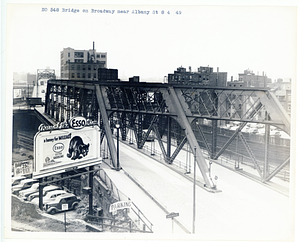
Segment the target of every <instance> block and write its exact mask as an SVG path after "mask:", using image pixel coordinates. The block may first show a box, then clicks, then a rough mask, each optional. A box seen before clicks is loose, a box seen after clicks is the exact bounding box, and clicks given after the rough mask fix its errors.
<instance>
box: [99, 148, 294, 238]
mask: <svg viewBox="0 0 300 242" xmlns="http://www.w3.org/2000/svg"><path fill="white" fill-rule="evenodd" d="M120 164H121V167H122V168H123V169H124V171H125V172H127V173H128V174H129V175H130V176H131V177H132V178H133V179H134V180H135V181H136V182H138V183H139V184H140V186H141V187H142V188H143V189H145V190H146V191H147V193H148V194H150V195H151V196H152V199H151V198H149V196H147V195H146V194H145V193H144V192H142V191H141V189H140V188H139V187H138V186H137V185H136V184H135V183H134V182H133V181H132V180H130V179H129V178H128V176H126V175H125V173H124V171H119V172H117V171H115V170H111V169H105V171H106V172H107V174H108V176H109V177H110V178H111V179H112V181H113V182H114V183H115V185H116V186H117V187H118V188H119V189H120V191H121V192H123V193H124V194H126V195H127V196H128V197H130V198H131V199H132V200H133V202H134V203H135V204H136V205H137V207H138V208H139V209H140V210H141V211H142V212H143V213H144V214H145V216H146V217H147V218H148V219H149V220H150V221H151V222H152V223H153V231H154V233H165V234H170V233H172V221H171V220H170V219H166V215H167V213H166V212H164V211H163V210H165V211H167V212H168V213H171V212H175V213H179V216H178V217H176V219H177V220H178V221H179V222H180V223H181V224H182V225H183V226H184V227H185V228H186V229H187V230H188V231H190V232H192V229H193V223H192V219H193V183H192V182H191V181H189V180H187V179H185V178H184V177H182V176H181V175H179V174H178V173H176V172H174V171H172V170H171V169H170V168H169V167H167V166H165V165H162V164H160V163H159V162H157V161H155V160H153V159H152V158H151V157H148V156H146V155H144V154H141V153H140V152H138V151H136V150H134V149H132V148H130V147H129V146H128V145H125V144H123V143H120ZM197 174H198V175H200V171H199V170H197ZM214 175H217V176H218V177H219V179H218V180H217V182H218V184H217V185H218V188H219V189H220V190H222V192H220V193H210V192H207V191H206V190H204V189H202V188H200V187H198V186H197V188H196V221H195V231H196V234H199V235H201V239H238V240H241V239H244V240H264V239H268V240H279V239H282V240H287V239H288V238H290V236H291V235H292V228H293V226H292V222H291V219H290V215H292V213H293V211H292V210H291V209H290V208H291V206H290V205H291V201H290V199H289V198H288V197H287V196H284V195H282V194H280V193H278V192H275V191H273V190H271V189H269V188H267V187H265V186H262V185H261V184H259V183H257V182H254V181H252V180H251V179H248V178H245V177H243V176H241V175H239V174H236V173H234V172H232V171H230V170H228V169H227V168H224V167H222V166H219V165H217V164H214V168H213V176H214ZM199 178H200V177H199ZM154 201H156V202H157V203H159V204H160V205H161V206H163V208H164V209H161V208H160V207H159V206H158V205H157V204H156V203H155V202H154ZM174 224H175V223H174ZM174 233H176V234H185V233H186V232H185V231H183V229H182V228H180V227H179V226H178V225H177V224H175V225H174Z"/></svg>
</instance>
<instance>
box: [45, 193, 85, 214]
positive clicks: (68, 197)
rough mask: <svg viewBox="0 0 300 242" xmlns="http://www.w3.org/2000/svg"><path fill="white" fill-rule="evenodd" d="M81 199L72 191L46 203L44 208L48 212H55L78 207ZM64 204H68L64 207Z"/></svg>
mask: <svg viewBox="0 0 300 242" xmlns="http://www.w3.org/2000/svg"><path fill="white" fill-rule="evenodd" d="M80 201H81V199H80V198H79V197H77V196H76V195H74V194H72V193H66V194H62V195H60V196H58V197H56V198H55V200H54V201H52V202H48V203H45V205H44V208H45V210H46V212H47V213H49V214H52V215H53V214H55V213H57V212H60V211H66V210H71V209H76V208H77V207H78V204H79V202H80ZM63 205H64V206H66V208H65V209H63Z"/></svg>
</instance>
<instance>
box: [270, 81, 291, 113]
mask: <svg viewBox="0 0 300 242" xmlns="http://www.w3.org/2000/svg"><path fill="white" fill-rule="evenodd" d="M291 85H292V83H291V80H289V81H283V80H282V79H278V80H277V81H276V82H274V83H270V84H269V85H268V86H269V87H270V91H271V92H274V94H275V96H276V97H277V98H278V100H279V102H280V103H281V105H282V106H283V107H284V108H285V110H286V111H287V113H288V114H289V115H290V116H291V103H292V98H291Z"/></svg>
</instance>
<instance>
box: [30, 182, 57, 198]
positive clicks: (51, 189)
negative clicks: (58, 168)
mask: <svg viewBox="0 0 300 242" xmlns="http://www.w3.org/2000/svg"><path fill="white" fill-rule="evenodd" d="M59 189H60V187H58V186H53V185H49V186H45V187H44V189H43V196H45V195H46V194H47V193H48V192H51V191H54V190H59ZM36 197H39V191H37V192H34V193H32V194H30V195H29V196H28V197H27V201H31V200H32V199H34V198H36Z"/></svg>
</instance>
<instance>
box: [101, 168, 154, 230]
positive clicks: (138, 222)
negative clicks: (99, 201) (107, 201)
mask: <svg viewBox="0 0 300 242" xmlns="http://www.w3.org/2000/svg"><path fill="white" fill-rule="evenodd" d="M96 174H97V176H98V177H99V178H100V179H101V181H102V182H104V183H105V184H106V186H107V189H108V190H109V191H110V192H111V194H112V195H113V197H114V198H115V199H116V200H117V201H128V200H130V198H128V197H127V196H126V195H125V194H124V193H122V192H121V191H120V190H119V189H118V188H117V186H116V185H115V184H114V183H113V182H112V180H111V179H110V178H109V176H108V175H107V174H106V172H105V171H104V170H100V171H99V172H97V173H96ZM130 201H131V210H130V211H131V212H129V213H127V215H128V217H130V219H131V220H132V221H133V222H134V224H135V226H136V227H137V228H138V229H139V230H140V231H145V232H152V226H153V224H152V223H151V222H150V221H149V220H148V219H147V217H146V216H145V215H144V214H143V212H142V211H141V210H140V209H139V208H138V207H137V206H136V204H135V203H134V202H133V201H132V200H130ZM130 229H133V228H131V227H130Z"/></svg>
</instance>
